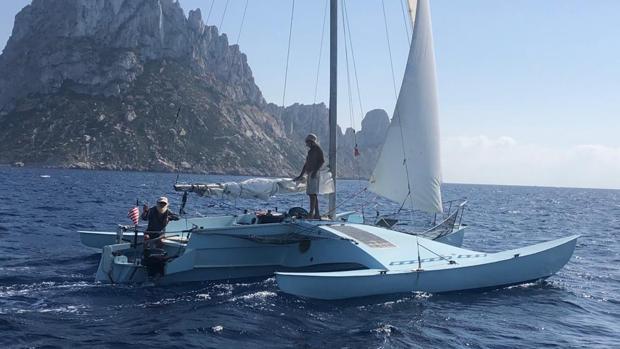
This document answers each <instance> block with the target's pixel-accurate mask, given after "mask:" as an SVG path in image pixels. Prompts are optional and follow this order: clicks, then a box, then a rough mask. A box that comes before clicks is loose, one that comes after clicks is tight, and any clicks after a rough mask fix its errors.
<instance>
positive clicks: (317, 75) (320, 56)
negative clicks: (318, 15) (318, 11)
mask: <svg viewBox="0 0 620 349" xmlns="http://www.w3.org/2000/svg"><path fill="white" fill-rule="evenodd" d="M328 5H329V0H325V9H324V10H323V26H322V28H323V29H322V30H321V45H320V46H319V64H318V66H317V68H316V80H315V83H314V101H313V102H312V104H316V97H317V94H318V91H319V73H320V71H321V58H322V56H323V42H324V40H325V21H326V19H327V6H328Z"/></svg>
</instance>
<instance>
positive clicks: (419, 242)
mask: <svg viewBox="0 0 620 349" xmlns="http://www.w3.org/2000/svg"><path fill="white" fill-rule="evenodd" d="M330 1H331V7H330V9H331V20H330V23H331V24H330V27H331V67H332V73H331V81H330V87H331V92H330V108H329V109H330V126H331V131H330V164H331V165H332V166H331V167H330V171H331V173H332V174H335V149H336V147H335V138H336V137H335V130H336V125H335V121H336V88H335V84H336V74H335V66H336V59H337V58H336V28H337V16H336V12H337V0H330ZM409 5H410V9H411V10H412V11H411V12H412V13H413V12H415V17H413V16H412V19H414V25H413V37H412V41H411V47H410V51H409V57H408V61H407V67H406V69H405V76H404V78H403V83H402V86H401V90H400V95H399V97H398V100H397V104H396V108H395V112H394V116H393V118H392V121H391V125H390V127H389V130H388V135H387V138H386V140H385V144H384V146H383V149H382V152H381V156H380V158H379V161H378V163H377V166H376V168H375V170H374V172H373V175H372V177H371V180H370V184H369V189H370V190H371V191H373V192H375V193H377V194H379V195H381V196H383V197H386V198H388V199H391V200H394V201H397V202H408V204H409V205H410V206H411V208H417V209H422V210H425V211H428V212H443V209H442V202H441V192H440V184H441V172H440V164H439V145H438V142H439V131H438V103H437V92H436V77H435V58H434V50H433V39H432V32H431V21H430V8H429V3H428V0H419V1H417V2H416V1H415V0H409ZM333 177H334V178H335V176H333ZM333 181H334V182H335V179H334V180H333ZM302 188H303V187H302V186H299V185H297V184H295V183H293V182H292V181H291V180H290V179H279V180H264V179H263V180H261V179H256V180H253V181H250V182H245V183H236V184H233V183H227V184H211V185H208V184H205V185H201V184H198V185H196V184H187V185H177V186H176V189H177V190H179V191H185V192H186V193H187V192H190V191H194V192H198V193H201V194H203V195H216V196H229V195H237V194H238V195H240V196H242V195H249V196H256V195H272V194H276V193H282V192H291V191H292V192H295V191H299V190H301V189H302ZM334 203H335V195H334V194H331V195H330V212H331V213H333V212H335V211H334V206H335V205H334ZM458 211H459V210H457V212H456V213H455V214H452V215H451V216H450V217H449V218H448V219H447V220H446V221H445V222H443V224H440V225H439V226H438V227H436V228H435V229H434V230H432V231H431V232H430V233H435V234H436V235H437V236H435V237H439V239H437V240H431V239H427V238H425V237H422V236H419V235H412V234H407V233H402V232H398V231H394V230H391V229H389V228H388V227H382V226H377V225H368V224H362V223H353V222H351V219H350V218H351V217H353V216H352V215H350V214H349V213H347V214H342V215H335V214H333V217H332V219H331V220H328V221H318V220H306V219H303V218H299V217H298V215H297V213H298V211H295V210H292V211H291V212H289V213H290V214H289V215H283V214H276V213H272V214H266V215H257V214H255V213H245V214H243V215H230V216H222V217H205V218H191V219H185V220H182V221H179V222H172V223H171V224H170V225H169V227H168V231H169V232H170V231H178V232H179V233H168V234H167V235H166V237H165V238H164V239H162V240H161V246H160V247H161V249H154V248H144V245H143V244H141V243H140V241H141V240H142V239H140V241H139V240H138V239H137V235H138V233H137V232H135V233H133V232H130V231H128V230H129V229H127V228H123V227H120V228H119V230H118V231H117V233H116V234H113V233H96V232H83V234H82V240H83V242H85V243H86V244H88V245H91V246H100V245H101V244H102V243H106V241H109V239H110V235H111V234H113V236H114V237H115V238H116V243H112V244H109V245H105V246H103V250H102V257H101V261H100V265H99V268H98V271H97V276H96V278H97V280H98V281H101V282H110V283H131V282H142V281H145V280H148V279H149V273H151V274H152V272H153V265H152V263H153V258H155V259H154V260H155V262H154V263H155V264H157V263H160V265H159V267H160V268H161V270H162V271H163V275H161V276H158V277H157V279H156V280H157V282H158V283H164V284H165V283H176V282H185V281H203V280H222V279H235V278H248V277H267V276H271V275H273V274H274V273H275V276H276V280H277V283H278V287H279V288H280V289H281V290H282V291H284V292H286V293H290V294H294V295H298V296H304V297H310V298H318V299H342V298H351V297H361V296H369V295H379V294H387V293H399V292H414V291H424V292H449V291H463V290H472V289H484V288H495V287H502V286H506V285H514V284H519V283H525V282H531V281H534V280H540V279H545V278H547V277H549V276H551V275H553V274H554V273H556V272H557V271H558V270H560V269H561V268H562V267H563V266H564V265H565V264H566V263H567V262H568V260H569V259H570V257H571V255H572V253H573V251H574V248H575V244H576V240H577V236H570V237H567V238H562V239H557V240H554V241H549V242H545V243H541V244H536V245H531V246H527V247H523V248H519V249H515V250H509V251H503V252H498V253H484V252H476V251H472V250H467V249H463V248H460V247H459V246H460V242H461V241H462V232H463V227H461V226H460V224H459V223H457V220H456V215H457V214H458ZM348 218H349V219H348ZM134 234H135V235H134ZM130 236H131V237H133V238H134V239H135V240H133V242H125V241H123V240H124V238H126V237H130ZM450 238H452V239H453V240H450ZM442 239H446V240H443V241H442ZM454 245H456V246H454ZM156 257H159V259H158V258H156Z"/></svg>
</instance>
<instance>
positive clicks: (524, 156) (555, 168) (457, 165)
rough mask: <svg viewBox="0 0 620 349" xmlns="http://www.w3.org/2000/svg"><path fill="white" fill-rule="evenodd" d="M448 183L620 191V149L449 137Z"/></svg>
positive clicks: (445, 157)
mask: <svg viewBox="0 0 620 349" xmlns="http://www.w3.org/2000/svg"><path fill="white" fill-rule="evenodd" d="M442 163H443V174H444V181H445V182H456V183H481V184H515V185H538V186H559V187H585V188H614V189H620V148H613V147H608V146H605V145H598V144H584V145H577V146H572V147H568V148H551V147H546V146H540V145H536V144H520V143H519V142H517V141H516V140H515V139H513V138H511V137H506V136H502V137H498V138H490V137H487V136H484V135H481V136H474V137H453V138H447V139H445V140H444V142H443V143H442Z"/></svg>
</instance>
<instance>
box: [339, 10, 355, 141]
mask: <svg viewBox="0 0 620 349" xmlns="http://www.w3.org/2000/svg"><path fill="white" fill-rule="evenodd" d="M340 4H341V7H342V12H341V15H342V22H343V26H342V30H343V33H344V57H345V66H346V67H347V93H348V95H347V97H348V99H349V119H350V120H349V121H350V122H351V126H352V127H355V126H354V124H353V114H354V111H353V97H352V93H351V74H350V72H349V66H350V65H349V45H348V44H347V26H346V25H344V24H345V23H346V22H345V17H344V13H345V11H344V0H340ZM354 130H355V129H354Z"/></svg>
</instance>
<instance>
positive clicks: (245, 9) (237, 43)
mask: <svg viewBox="0 0 620 349" xmlns="http://www.w3.org/2000/svg"><path fill="white" fill-rule="evenodd" d="M249 1H250V0H245V6H244V7H243V16H241V26H240V27H239V33H238V34H237V42H235V45H239V38H240V37H241V31H242V30H243V23H245V13H246V11H247V10H248V3H249Z"/></svg>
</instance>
